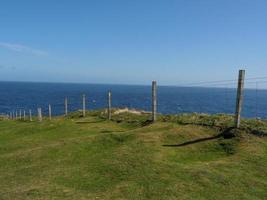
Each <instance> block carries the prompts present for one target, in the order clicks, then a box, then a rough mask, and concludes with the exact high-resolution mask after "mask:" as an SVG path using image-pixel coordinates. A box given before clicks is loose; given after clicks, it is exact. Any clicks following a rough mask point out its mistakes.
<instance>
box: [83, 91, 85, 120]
mask: <svg viewBox="0 0 267 200" xmlns="http://www.w3.org/2000/svg"><path fill="white" fill-rule="evenodd" d="M83 117H85V94H83Z"/></svg>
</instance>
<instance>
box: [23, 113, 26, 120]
mask: <svg viewBox="0 0 267 200" xmlns="http://www.w3.org/2000/svg"><path fill="white" fill-rule="evenodd" d="M23 120H24V121H26V112H25V110H24V111H23Z"/></svg>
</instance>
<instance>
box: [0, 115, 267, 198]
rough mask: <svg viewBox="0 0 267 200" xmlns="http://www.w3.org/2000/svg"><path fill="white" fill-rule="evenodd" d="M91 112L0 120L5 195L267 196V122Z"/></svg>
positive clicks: (1, 194) (1, 182)
mask: <svg viewBox="0 0 267 200" xmlns="http://www.w3.org/2000/svg"><path fill="white" fill-rule="evenodd" d="M87 116H88V117H86V118H79V114H78V113H72V114H71V115H70V116H69V117H68V118H64V117H57V118H54V119H53V120H52V121H51V122H50V121H49V120H44V121H43V122H42V123H39V122H37V121H34V122H23V121H8V120H2V121H0V188H1V190H0V199H3V200H6V199H153V200H154V199H249V200H251V199H267V178H266V177H267V137H265V136H266V132H267V122H264V121H257V120H245V121H243V127H242V129H241V130H240V131H234V134H235V137H230V138H228V137H227V138H228V139H227V138H225V137H224V136H225V134H224V135H222V134H221V133H223V132H224V133H228V132H231V130H229V129H227V128H228V127H229V126H231V121H232V117H231V116H223V115H216V116H209V115H194V114H193V115H181V116H173V115H170V116H160V117H159V121H158V122H157V123H154V124H150V123H149V121H148V118H149V117H148V115H145V114H144V115H133V114H123V113H122V114H118V115H116V116H114V118H113V121H107V120H105V119H104V117H103V116H101V114H100V113H98V112H91V113H88V115H87ZM225 130H228V132H227V131H225ZM226 135H227V134H226ZM230 135H232V134H230Z"/></svg>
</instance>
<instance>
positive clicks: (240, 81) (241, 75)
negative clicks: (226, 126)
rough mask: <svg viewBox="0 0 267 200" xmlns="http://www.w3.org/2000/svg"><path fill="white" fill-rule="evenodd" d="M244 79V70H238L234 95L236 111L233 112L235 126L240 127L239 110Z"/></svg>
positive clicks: (240, 109) (241, 102)
mask: <svg viewBox="0 0 267 200" xmlns="http://www.w3.org/2000/svg"><path fill="white" fill-rule="evenodd" d="M244 79H245V70H239V75H238V88H237V95H236V112H235V127H236V128H239V127H240V120H241V111H242V104H243V96H244Z"/></svg>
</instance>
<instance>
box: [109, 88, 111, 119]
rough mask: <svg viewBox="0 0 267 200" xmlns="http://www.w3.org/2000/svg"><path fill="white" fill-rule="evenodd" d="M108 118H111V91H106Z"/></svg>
mask: <svg viewBox="0 0 267 200" xmlns="http://www.w3.org/2000/svg"><path fill="white" fill-rule="evenodd" d="M108 119H109V120H111V92H110V91H109V92H108Z"/></svg>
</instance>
